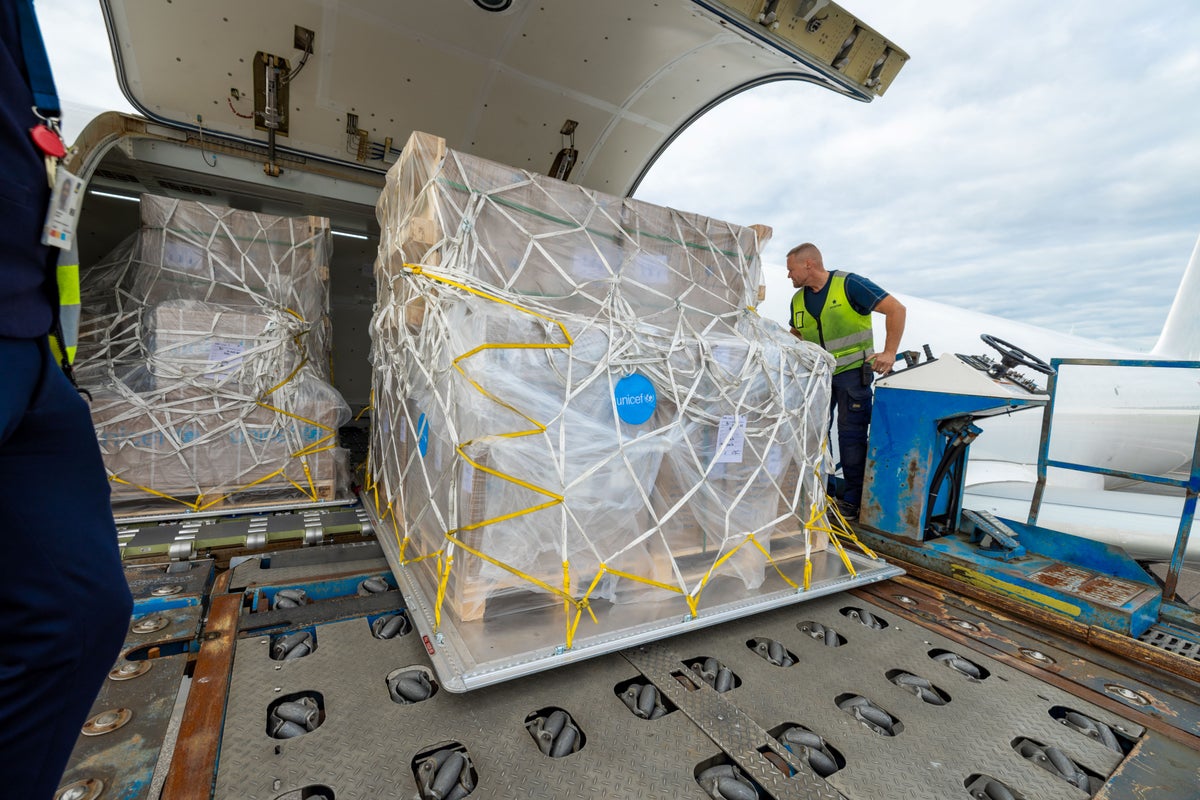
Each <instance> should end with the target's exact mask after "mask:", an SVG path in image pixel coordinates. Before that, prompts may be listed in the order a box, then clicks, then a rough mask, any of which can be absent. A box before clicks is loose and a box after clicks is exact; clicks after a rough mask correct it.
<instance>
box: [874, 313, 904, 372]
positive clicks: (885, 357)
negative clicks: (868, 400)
mask: <svg viewBox="0 0 1200 800" xmlns="http://www.w3.org/2000/svg"><path fill="white" fill-rule="evenodd" d="M875 311H876V312H878V313H880V314H883V324H884V332H885V333H884V340H883V352H882V353H876V354H875V355H873V356H871V368H872V369H873V370H875V372H876V373H878V374H880V375H887V374H888V373H889V372H891V371H892V367H893V366H895V364H896V352H897V351H898V350H899V349H900V337H901V336H903V335H904V317H905V314H906V313H907V311H906V310H905V308H904V304H903V303H901V302H900V301H899V300H897V299H896V298H895V297H893V296H892V295H890V294H889V295H888V296H887V297H885V298H883V299H882V300H880V301H879V302H878V303H876V304H875Z"/></svg>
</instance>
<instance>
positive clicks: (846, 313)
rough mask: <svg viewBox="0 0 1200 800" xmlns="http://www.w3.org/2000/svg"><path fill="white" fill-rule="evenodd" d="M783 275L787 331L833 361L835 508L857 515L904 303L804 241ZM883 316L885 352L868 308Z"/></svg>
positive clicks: (901, 331)
mask: <svg viewBox="0 0 1200 800" xmlns="http://www.w3.org/2000/svg"><path fill="white" fill-rule="evenodd" d="M787 271H788V277H789V278H791V280H792V286H793V287H795V288H796V289H799V291H798V292H796V294H794V295H793V296H792V319H791V326H792V333H793V334H794V335H795V336H797V337H799V338H801V339H803V340H804V341H806V342H813V343H814V344H819V345H820V346H821V347H823V348H824V349H825V350H827V351H829V353H830V354H831V355H832V356H833V358H834V367H833V392H832V397H831V401H830V410H829V414H830V420H831V421H832V420H833V419H836V420H837V431H838V450H839V451H840V452H839V456H840V457H841V462H842V480H843V488H842V497H841V501H840V504H839V509H840V511H841V512H842V515H843V516H845V517H846V518H847V519H856V518H857V517H858V510H859V505H860V504H861V503H862V488H863V474H864V472H865V470H866V465H867V431H868V428H869V426H870V424H871V404H872V400H873V395H872V393H871V383H872V378H873V376H874V375H887V374H888V373H889V372H891V371H892V367H893V366H894V365H895V363H896V353H897V351H898V350H899V348H900V337H901V336H902V335H903V334H904V316H905V309H904V306H903V305H902V304H901V303H900V301H899V300H897V299H896V298H895V297H893V296H892V295H890V294H888V293H887V292H885V291H883V290H882V289H880V288H879V287H878V286H876V285H875V284H874V283H872V282H871V281H869V280H867V279H866V278H864V277H862V276H861V275H856V274H854V273H853V272H840V271H838V272H830V271H828V270H827V269H825V263H824V261H823V260H822V258H821V251H820V250H818V249H817V247H816V245H814V244H810V243H807V242H806V243H805V244H802V245H798V246H796V247H793V248H792V249H791V251H790V252H789V253H788V254H787ZM873 312H874V313H879V314H883V318H884V331H885V338H884V346H883V352H881V353H876V352H875V345H874V334H873V330H872V325H871V314H872V313H873Z"/></svg>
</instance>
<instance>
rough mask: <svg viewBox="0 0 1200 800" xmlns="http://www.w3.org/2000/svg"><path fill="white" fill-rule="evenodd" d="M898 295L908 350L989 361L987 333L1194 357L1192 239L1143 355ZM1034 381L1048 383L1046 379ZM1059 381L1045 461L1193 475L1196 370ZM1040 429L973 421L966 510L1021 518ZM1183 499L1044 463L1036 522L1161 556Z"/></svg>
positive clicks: (1034, 414) (1196, 284) (1059, 352)
mask: <svg viewBox="0 0 1200 800" xmlns="http://www.w3.org/2000/svg"><path fill="white" fill-rule="evenodd" d="M897 296H898V297H899V298H900V300H901V301H902V302H903V303H904V304H905V305H906V307H907V309H908V321H907V326H906V330H905V334H904V341H903V343H902V347H904V348H906V349H918V350H919V349H921V347H922V345H926V344H928V345H929V347H930V350H931V351H932V352H933V353H934V354H943V353H947V354H948V353H964V354H988V355H989V356H990V357H992V358H995V357H996V353H994V352H993V351H991V350H990V348H989V347H988V346H987V345H986V344H984V343H983V342H981V341H980V335H981V334H985V333H986V334H991V335H993V336H996V337H998V338H999V339H1002V340H1004V341H1006V342H1009V343H1011V344H1013V345H1016V346H1017V347H1019V348H1021V349H1023V350H1025V351H1027V352H1029V353H1031V354H1033V355H1035V356H1037V357H1039V358H1040V359H1042V360H1044V361H1050V360H1051V359H1052V358H1065V359H1126V360H1137V361H1194V360H1197V359H1200V315H1198V314H1197V313H1196V309H1197V308H1198V307H1200V242H1198V243H1197V245H1196V249H1195V250H1194V251H1193V253H1192V256H1191V259H1190V261H1189V262H1188V265H1187V269H1186V271H1185V272H1184V276H1183V280H1182V282H1181V284H1180V288H1179V291H1178V293H1177V294H1176V297H1175V300H1174V302H1173V304H1172V306H1171V309H1170V312H1169V313H1168V315H1167V319H1166V322H1165V324H1164V326H1163V329H1162V332H1161V334H1160V335H1159V339H1158V342H1157V344H1156V345H1155V346H1154V348H1153V349H1152V350H1151V351H1150V352H1149V353H1145V352H1139V351H1136V350H1132V349H1128V348H1121V347H1118V346H1114V345H1111V344H1106V343H1102V342H1096V341H1093V340H1089V339H1083V338H1080V337H1076V336H1069V335H1065V334H1062V333H1058V332H1056V331H1052V330H1049V329H1046V328H1040V327H1037V326H1033V325H1028V324H1024V323H1020V322H1015V321H1013V320H1007V319H1003V318H1001V317H996V316H992V315H988V314H982V313H977V312H971V311H967V310H964V309H962V308H957V307H953V306H947V305H943V304H941V303H936V302H932V301H929V300H923V299H920V298H916V297H911V296H905V295H899V294H898V295H897ZM877 328H881V326H877ZM877 336H880V337H881V336H882V330H877ZM878 344H879V345H882V341H880V342H878ZM922 358H924V356H923V355H922ZM1024 372H1026V373H1028V370H1025V371H1024ZM1034 377H1035V378H1038V379H1039V382H1041V383H1043V384H1044V383H1045V376H1042V375H1036V374H1035V375H1034ZM1057 381H1058V386H1057V391H1056V401H1055V408H1054V415H1053V423H1052V429H1051V436H1050V447H1049V452H1048V457H1049V458H1050V459H1053V460H1057V461H1063V462H1069V463H1074V464H1081V465H1086V466H1091V467H1101V468H1107V469H1112V470H1119V471H1124V472H1134V473H1140V474H1147V475H1156V476H1162V477H1169V478H1174V479H1181V478H1186V476H1187V475H1188V474H1190V471H1191V469H1192V462H1193V458H1194V457H1195V446H1196V440H1197V425H1198V423H1200V370H1196V369H1177V368H1170V369H1169V368H1163V367H1123V366H1122V367H1116V366H1081V365H1069V364H1068V365H1064V366H1062V367H1061V368H1060V370H1059V374H1058V379H1057ZM1042 422H1043V415H1042V414H1041V413H1039V412H1038V411H1037V410H1036V409H1029V410H1022V411H1019V412H1015V413H1012V414H1009V415H1004V416H999V417H992V418H989V419H986V420H983V421H981V422H980V423H979V425H980V427H981V428H983V430H984V433H983V434H982V435H981V436H980V437H979V438H978V439H977V440H976V441H975V442H974V443H973V444H972V445H971V457H970V462H969V464H968V468H967V475H966V481H965V484H966V492H965V499H964V507H966V508H972V509H977V510H983V511H989V512H991V513H993V514H996V515H998V516H1002V517H1006V518H1009V519H1017V520H1022V521H1024V520H1025V518H1026V516H1027V515H1028V513H1029V510H1030V503H1031V500H1032V497H1033V493H1034V488H1035V485H1036V482H1037V461H1038V447H1039V443H1040V437H1041V432H1042ZM1183 503H1184V497H1183V492H1182V490H1180V489H1177V488H1174V487H1164V486H1161V485H1156V484H1151V483H1144V482H1136V481H1133V480H1129V479H1124V478H1115V477H1112V476H1105V475H1101V474H1096V473H1091V472H1084V471H1076V470H1065V469H1056V468H1050V470H1049V473H1048V480H1047V485H1046V490H1045V494H1044V497H1043V500H1042V504H1041V508H1040V513H1039V516H1038V524H1040V525H1042V526H1044V527H1048V528H1052V529H1055V530H1062V531H1066V532H1068V533H1074V534H1077V535H1080V536H1086V537H1088V538H1091V539H1096V540H1099V541H1103V542H1106V543H1109V544H1114V545H1118V546H1120V547H1122V548H1124V549H1125V550H1126V551H1127V552H1129V553H1130V555H1132V556H1134V557H1135V558H1140V559H1146V560H1152V561H1155V560H1165V559H1168V558H1170V555H1171V551H1172V548H1173V546H1174V542H1175V537H1176V533H1177V531H1178V528H1179V522H1180V517H1181V515H1182V513H1183ZM1186 553H1187V554H1186V558H1187V560H1188V561H1190V562H1193V563H1196V562H1200V536H1193V537H1191V539H1190V541H1189V546H1188V548H1187V551H1186Z"/></svg>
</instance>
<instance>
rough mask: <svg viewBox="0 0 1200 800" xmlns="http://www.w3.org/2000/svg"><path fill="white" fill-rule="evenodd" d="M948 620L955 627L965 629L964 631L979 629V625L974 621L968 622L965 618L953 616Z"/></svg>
mask: <svg viewBox="0 0 1200 800" xmlns="http://www.w3.org/2000/svg"><path fill="white" fill-rule="evenodd" d="M946 622H947V623H948V624H950V625H953V626H954V627H955V628H958V629H960V630H964V631H978V630H979V626H978V625H976V624H975V623H973V622H967V621H966V620H965V619H955V618H953V617H952V618H950V619H948V620H946Z"/></svg>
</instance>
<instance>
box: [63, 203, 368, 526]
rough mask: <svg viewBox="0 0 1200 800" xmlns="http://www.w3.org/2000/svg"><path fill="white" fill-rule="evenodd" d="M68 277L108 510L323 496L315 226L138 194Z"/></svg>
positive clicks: (322, 343) (319, 235) (342, 407)
mask: <svg viewBox="0 0 1200 800" xmlns="http://www.w3.org/2000/svg"><path fill="white" fill-rule="evenodd" d="M140 213H141V217H142V226H141V229H140V230H139V231H138V233H137V234H135V235H134V236H132V237H130V238H129V239H127V240H126V241H125V242H123V243H122V244H121V245H120V246H118V247H117V248H116V249H115V250H113V252H112V253H110V254H109V255H108V256H107V257H106V258H104V259H102V260H101V261H100V262H99V263H97V264H95V265H93V266H91V267H90V268H89V269H88V270H87V272H86V274H85V275H84V276H83V281H82V285H83V287H84V297H83V307H84V311H85V316H84V318H83V321H82V326H81V331H80V347H79V359H78V362H77V374H78V378H79V381H80V384H81V385H82V386H84V387H85V388H87V389H88V390H89V391H90V392H91V394H92V398H93V402H92V404H91V409H92V420H93V422H94V424H95V426H96V434H97V437H98V439H99V442H100V449H101V452H102V453H103V456H104V462H105V466H106V467H107V469H108V472H109V478H110V481H111V484H112V489H113V503H114V507H115V508H116V509H117V510H118V513H124V512H133V511H156V510H165V511H178V510H181V509H186V510H189V511H204V510H209V509H219V508H226V507H241V506H246V505H255V504H260V503H266V502H279V501H288V502H295V501H303V500H309V501H318V500H329V499H333V498H334V497H335V496H336V495H337V494H338V493H339V492H340V491H341V487H342V485H343V484H344V483H345V475H344V473H345V466H344V461H345V455H344V451H342V450H341V448H339V447H338V446H337V432H338V427H339V426H340V425H342V424H344V423H345V422H346V421H347V419H348V418H349V408H348V407H347V405H346V403H345V401H344V400H343V399H342V397H341V395H340V394H339V393H338V391H337V390H336V389H334V388H333V386H331V385H330V383H329V374H330V373H329V366H328V353H329V335H328V330H327V328H328V322H327V320H328V316H327V314H328V266H327V265H328V263H329V243H328V238H329V223H328V220H326V219H324V218H318V217H304V218H286V217H275V216H269V215H266V214H255V213H251V212H245V211H236V210H234V209H230V208H225V207H222V206H216V205H211V204H206V203H198V202H193V201H184V200H173V199H169V198H164V197H155V196H153V195H143V196H142V197H141V206H140Z"/></svg>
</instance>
